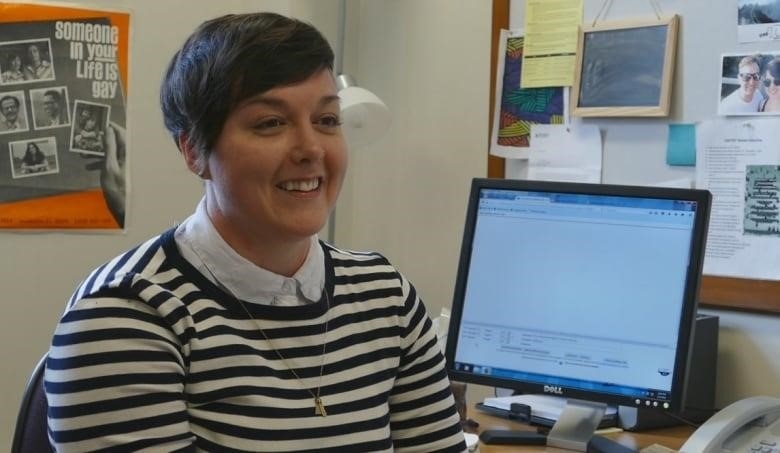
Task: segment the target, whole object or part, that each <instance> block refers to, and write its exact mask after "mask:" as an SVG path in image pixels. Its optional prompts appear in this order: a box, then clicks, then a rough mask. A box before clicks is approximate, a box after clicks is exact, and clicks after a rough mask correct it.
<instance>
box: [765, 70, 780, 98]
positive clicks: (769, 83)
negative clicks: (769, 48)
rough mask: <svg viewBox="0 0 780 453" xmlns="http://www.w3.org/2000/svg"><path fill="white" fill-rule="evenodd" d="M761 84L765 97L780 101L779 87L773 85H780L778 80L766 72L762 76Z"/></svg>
mask: <svg viewBox="0 0 780 453" xmlns="http://www.w3.org/2000/svg"><path fill="white" fill-rule="evenodd" d="M763 83H764V88H765V89H766V94H767V96H769V97H770V98H775V99H778V100H780V86H778V85H775V83H780V79H776V78H774V77H773V76H772V74H771V73H770V72H769V71H767V72H766V74H764V81H763Z"/></svg>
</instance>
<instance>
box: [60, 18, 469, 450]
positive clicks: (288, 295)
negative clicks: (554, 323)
mask: <svg viewBox="0 0 780 453" xmlns="http://www.w3.org/2000/svg"><path fill="white" fill-rule="evenodd" d="M332 65H333V52H332V50H331V49H330V46H329V45H328V43H327V41H326V40H325V39H324V37H323V36H322V35H321V34H320V33H319V32H318V31H317V30H316V29H314V28H313V27H311V26H310V25H308V24H305V23H302V22H300V21H297V20H294V19H290V18H287V17H283V16H279V15H277V14H271V13H257V14H245V15H227V16H222V17H219V18H216V19H213V20H210V21H207V22H205V23H203V24H202V25H201V26H200V27H198V29H197V30H195V32H194V33H193V34H192V35H191V36H190V37H189V38H188V39H187V41H186V42H185V43H184V45H183V47H182V48H181V49H180V50H179V51H178V52H177V53H176V55H175V56H174V57H173V59H172V61H171V63H170V65H169V67H168V70H167V73H166V75H165V78H164V80H163V84H162V90H161V104H162V110H163V116H164V119H165V125H166V126H167V128H168V130H169V131H170V133H171V136H172V137H173V140H174V142H175V143H176V145H177V146H178V148H179V150H180V151H181V153H182V155H183V159H184V162H185V164H186V165H187V167H188V168H189V169H190V170H191V171H192V173H194V174H195V175H198V176H199V177H200V178H202V179H203V181H204V196H203V198H202V200H201V202H200V203H199V205H198V206H197V208H196V209H195V212H194V213H193V214H192V216H191V217H189V218H188V219H186V220H185V221H184V222H183V223H182V224H181V225H179V226H178V227H176V228H174V229H171V230H168V231H166V232H163V233H162V234H160V235H158V236H156V237H153V238H151V239H149V240H148V241H147V242H145V243H143V244H141V245H139V246H137V247H136V248H134V249H132V250H130V251H128V252H127V253H125V254H122V255H120V256H119V257H116V258H114V259H112V260H110V261H108V262H107V263H106V264H105V265H103V266H101V267H100V268H98V269H97V270H95V271H94V272H93V273H92V275H91V276H90V277H89V278H87V279H86V280H85V281H84V283H83V284H82V285H81V286H79V287H78V288H77V289H76V292H75V293H74V294H73V296H72V298H71V301H70V303H69V306H68V309H67V310H66V312H65V314H64V315H63V317H62V319H61V320H60V323H59V325H58V327H57V330H56V332H55V335H54V339H53V341H52V347H51V350H50V353H49V356H48V360H47V369H46V375H45V379H46V390H47V398H48V402H49V407H50V411H49V428H50V433H51V438H52V440H53V441H54V443H55V444H56V448H57V451H65V452H67V451H91V450H98V449H111V448H113V449H116V450H122V451H134V450H138V449H153V450H159V451H184V450H187V451H189V450H190V449H197V450H199V451H226V450H227V449H233V450H240V451H333V452H336V451H345V450H349V451H398V452H403V451H443V452H460V451H465V448H466V446H465V443H464V436H463V433H462V430H461V426H460V419H459V416H458V412H457V410H456V407H455V403H454V400H453V397H452V393H451V390H450V383H449V380H448V378H447V374H446V372H445V371H444V359H443V357H442V354H441V350H440V348H439V347H438V344H437V342H436V332H435V331H434V329H433V328H432V323H431V321H430V319H429V317H428V314H427V312H426V309H425V306H424V305H423V303H422V301H421V300H420V298H419V296H418V294H417V292H416V290H415V289H414V287H413V286H412V284H411V283H410V282H409V281H408V280H406V279H405V278H404V277H403V275H402V274H401V273H400V272H399V271H398V270H397V269H395V268H394V267H393V266H392V265H391V264H390V263H389V262H388V260H387V259H386V258H385V257H383V256H382V255H380V254H378V253H376V252H355V251H347V250H341V249H338V248H336V247H334V246H333V245H331V244H328V243H325V242H322V241H320V240H319V238H318V237H317V232H318V231H319V230H320V229H321V228H322V226H323V225H324V223H325V222H326V220H327V218H328V215H329V213H330V211H331V210H332V209H333V206H334V204H335V203H336V199H337V197H338V194H339V191H340V189H341V184H342V181H343V178H344V173H345V171H346V166H347V150H346V145H345V142H344V138H343V136H342V132H341V127H340V124H341V116H340V106H339V98H338V96H337V91H336V85H335V83H334V79H333V73H332ZM203 86H208V87H209V89H208V90H203V89H202V87H203Z"/></svg>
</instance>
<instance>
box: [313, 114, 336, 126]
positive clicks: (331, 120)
mask: <svg viewBox="0 0 780 453" xmlns="http://www.w3.org/2000/svg"><path fill="white" fill-rule="evenodd" d="M317 123H318V124H320V125H322V126H325V127H339V126H341V118H339V117H338V116H336V115H328V116H323V117H322V118H320V119H319V121H317Z"/></svg>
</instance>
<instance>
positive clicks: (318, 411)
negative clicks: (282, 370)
mask: <svg viewBox="0 0 780 453" xmlns="http://www.w3.org/2000/svg"><path fill="white" fill-rule="evenodd" d="M190 250H192V251H193V252H194V253H195V255H197V257H198V258H199V259H200V262H201V263H202V264H203V267H204V268H205V269H206V271H207V272H208V273H209V275H211V278H212V279H214V282H215V283H216V284H217V286H218V287H220V288H222V290H224V291H225V292H226V293H228V294H230V295H231V296H232V297H233V298H234V299H235V300H237V301H238V303H239V305H241V308H243V309H244V312H246V314H247V316H249V319H251V320H252V321H254V322H255V325H256V326H257V330H259V331H260V333H261V334H262V335H263V338H264V339H265V341H266V343H268V346H270V347H271V349H273V350H274V352H275V353H276V356H277V357H279V359H280V360H281V361H282V363H284V366H286V367H287V369H288V370H290V373H292V375H293V376H295V379H297V380H298V382H299V383H300V384H301V387H303V388H304V389H306V391H307V392H309V394H310V395H311V397H312V398H314V415H321V416H323V417H325V416H326V415H328V413H327V411H325V403H323V402H322V398H321V397H320V390H322V374H323V371H324V370H325V347H326V346H327V344H328V341H327V340H328V324H329V323H330V319H329V315H326V318H325V332H323V334H322V359H321V360H320V377H319V380H318V381H317V390H316V391H312V390H311V389H310V388H309V387H307V386H306V384H304V383H303V379H301V377H300V376H298V373H296V372H295V369H294V368H293V367H291V366H290V364H289V363H288V362H287V359H285V358H284V356H283V355H282V353H281V352H279V350H278V349H276V348H275V347H274V344H273V343H272V342H271V339H270V338H268V335H266V334H265V331H264V330H263V328H262V327H261V326H260V322H259V321H258V320H257V319H256V318H255V317H254V316H252V313H251V312H250V311H249V309H248V308H247V307H246V305H244V301H243V300H241V298H240V297H238V296H236V295H235V294H234V293H233V291H231V290H230V288H228V287H227V286H226V285H224V284H223V283H221V282H220V281H219V279H218V278H217V276H216V275H215V274H214V271H212V270H211V268H210V267H209V265H208V264H206V260H204V259H203V257H202V256H200V253H198V251H197V250H196V249H195V247H192V245H190ZM322 292H323V293H324V294H325V313H328V312H329V311H330V297H329V296H328V290H327V289H323V291H322Z"/></svg>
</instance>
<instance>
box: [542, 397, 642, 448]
mask: <svg viewBox="0 0 780 453" xmlns="http://www.w3.org/2000/svg"><path fill="white" fill-rule="evenodd" d="M606 411H607V405H606V404H604V403H597V402H594V401H584V400H577V399H571V398H570V399H568V400H566V406H564V408H563V412H561V415H560V416H559V417H558V420H556V422H555V424H554V425H553V427H552V429H550V432H549V433H548V434H547V445H549V446H550V447H557V448H564V449H566V450H573V451H585V452H598V453H625V452H634V451H635V450H633V449H631V448H628V447H625V446H623V445H620V444H619V443H617V442H615V441H614V440H611V439H607V438H606V437H602V436H596V435H594V433H595V432H596V429H597V428H598V426H599V424H600V423H601V419H602V418H603V417H604V413H606Z"/></svg>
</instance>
